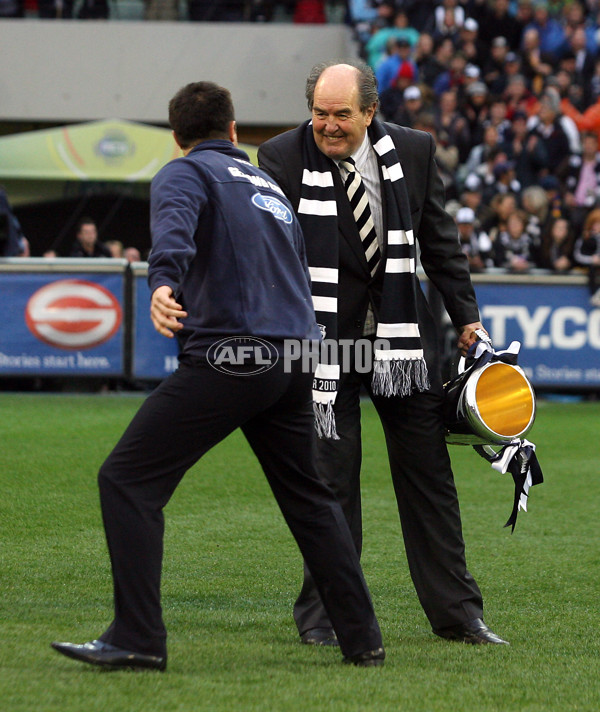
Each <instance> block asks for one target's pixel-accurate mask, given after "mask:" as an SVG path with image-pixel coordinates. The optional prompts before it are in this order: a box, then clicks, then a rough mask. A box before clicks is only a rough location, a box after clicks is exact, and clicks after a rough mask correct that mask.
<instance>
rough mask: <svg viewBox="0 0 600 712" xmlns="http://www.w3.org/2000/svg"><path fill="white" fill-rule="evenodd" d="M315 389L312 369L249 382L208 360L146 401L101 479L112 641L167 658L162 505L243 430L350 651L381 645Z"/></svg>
mask: <svg viewBox="0 0 600 712" xmlns="http://www.w3.org/2000/svg"><path fill="white" fill-rule="evenodd" d="M295 365H296V366H298V364H295ZM311 382H312V374H302V373H300V372H299V371H298V370H296V371H295V372H294V373H291V374H290V373H285V372H284V366H283V361H282V360H280V361H279V362H278V363H277V364H276V366H275V367H273V368H271V369H270V370H269V371H266V372H264V373H261V374H258V375H245V376H241V375H231V374H224V373H220V372H219V371H216V370H215V369H214V368H212V367H211V366H210V365H208V364H207V363H206V362H202V361H197V362H195V363H183V364H182V365H181V366H180V367H179V369H178V370H177V371H176V372H175V373H174V374H172V375H171V376H170V377H169V378H167V379H166V380H165V381H163V382H162V383H161V384H160V386H159V387H158V388H157V389H156V390H155V391H154V392H153V393H152V394H151V395H150V396H149V397H148V398H147V400H146V401H145V402H144V403H143V405H142V407H141V408H140V410H139V411H138V413H137V414H136V416H135V417H134V418H133V420H132V422H131V424H130V425H129V427H128V428H127V430H126V431H125V433H124V434H123V436H122V438H121V440H120V441H119V443H118V444H117V446H116V447H115V449H114V450H113V451H112V453H111V454H110V455H109V457H108V458H107V460H106V462H105V463H104V464H103V465H102V467H101V469H100V473H99V486H100V495H101V504H102V515H103V520H104V527H105V530H106V537H107V541H108V548H109V552H110V557H111V564H112V572H113V579H114V600H115V618H114V621H113V623H112V624H111V626H110V627H109V629H108V630H107V631H106V632H105V633H104V634H103V636H102V640H104V641H105V642H108V643H112V644H113V645H117V646H119V647H122V648H125V649H128V650H134V651H136V652H145V653H148V654H156V655H165V654H166V630H165V626H164V623H163V620H162V613H161V604H160V577H161V568H162V554H163V532H164V519H163V511H162V510H163V507H164V506H165V505H166V504H167V502H168V501H169V499H170V497H171V495H172V494H173V492H174V490H175V488H176V487H177V484H178V483H179V481H180V480H181V478H182V477H183V475H184V473H185V472H186V471H187V470H188V469H189V468H190V467H191V466H192V465H193V464H194V463H195V462H196V461H197V460H198V459H199V458H200V457H202V455H203V454H204V453H205V452H207V451H208V450H209V449H210V448H211V447H213V446H214V445H216V444H217V443H218V442H219V441H221V440H223V439H224V438H225V437H226V436H227V435H229V434H230V433H231V432H232V431H233V430H235V429H236V428H237V427H241V428H242V430H243V432H244V434H245V436H246V438H247V440H248V442H249V443H250V445H251V447H252V449H253V450H254V453H255V454H256V456H257V457H258V460H259V462H260V464H261V465H262V468H263V470H264V472H265V474H266V476H267V480H268V482H269V485H270V486H271V489H272V491H273V494H274V495H275V498H276V500H277V503H278V504H279V507H280V509H281V511H282V513H283V515H284V517H285V520H286V522H287V524H288V526H289V528H290V530H291V532H292V534H293V535H294V537H295V539H296V541H297V543H298V546H299V548H300V550H301V552H302V555H303V556H304V558H305V560H306V561H307V563H308V566H310V569H311V571H312V573H313V576H314V578H315V581H316V582H317V586H318V589H319V591H320V594H321V596H322V597H323V601H324V602H325V606H326V608H327V611H328V614H329V617H330V619H331V621H332V622H333V625H334V628H335V630H336V632H337V635H338V637H339V640H340V645H341V648H342V652H343V653H344V654H345V655H356V654H358V653H361V652H364V651H366V650H372V649H375V648H378V647H380V646H381V633H380V630H379V626H378V624H377V620H376V618H375V614H374V612H373V607H372V604H371V600H370V596H369V592H368V589H367V586H366V583H365V581H364V578H363V575H362V571H361V569H360V564H359V560H358V556H357V554H356V550H355V547H354V545H353V542H352V539H351V535H350V531H349V529H348V526H347V524H346V521H345V519H344V516H343V514H342V510H341V508H340V506H339V504H338V503H337V502H336V501H335V499H334V497H333V495H332V493H331V490H330V489H329V488H328V487H327V486H326V485H325V484H324V483H323V482H322V481H321V480H320V479H319V478H318V476H317V475H316V472H315V465H314V446H315V441H316V437H315V436H314V435H313V432H314V427H313V413H312V406H311ZM231 476H232V477H235V472H232V473H231Z"/></svg>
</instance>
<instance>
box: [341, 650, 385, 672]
mask: <svg viewBox="0 0 600 712" xmlns="http://www.w3.org/2000/svg"><path fill="white" fill-rule="evenodd" d="M384 660H385V650H384V649H383V648H377V650H367V651H366V652H364V653H359V654H358V655H349V656H347V657H345V658H344V659H343V660H342V662H343V663H346V664H347V665H356V666H357V667H376V666H378V665H383V661H384Z"/></svg>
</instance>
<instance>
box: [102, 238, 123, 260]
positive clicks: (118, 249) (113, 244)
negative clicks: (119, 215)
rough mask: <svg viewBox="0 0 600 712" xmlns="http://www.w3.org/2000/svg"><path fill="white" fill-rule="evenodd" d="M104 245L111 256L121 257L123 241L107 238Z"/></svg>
mask: <svg viewBox="0 0 600 712" xmlns="http://www.w3.org/2000/svg"><path fill="white" fill-rule="evenodd" d="M105 245H106V246H107V247H108V249H109V250H110V254H111V257H115V258H121V257H123V243H122V242H121V241H120V240H107V241H106V243H105Z"/></svg>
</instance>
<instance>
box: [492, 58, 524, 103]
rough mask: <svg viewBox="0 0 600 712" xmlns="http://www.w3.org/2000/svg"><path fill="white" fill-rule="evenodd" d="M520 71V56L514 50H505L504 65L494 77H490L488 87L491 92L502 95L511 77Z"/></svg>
mask: <svg viewBox="0 0 600 712" xmlns="http://www.w3.org/2000/svg"><path fill="white" fill-rule="evenodd" d="M520 71H521V58H520V57H519V55H518V54H517V53H516V52H507V53H506V57H505V58H504V66H503V67H502V71H501V72H500V73H499V74H497V75H496V76H495V77H493V78H490V81H489V82H488V87H489V90H490V93H491V94H495V95H497V96H502V94H504V92H505V91H506V88H507V86H508V83H509V81H510V79H511V77H514V76H515V75H516V74H519V72H520Z"/></svg>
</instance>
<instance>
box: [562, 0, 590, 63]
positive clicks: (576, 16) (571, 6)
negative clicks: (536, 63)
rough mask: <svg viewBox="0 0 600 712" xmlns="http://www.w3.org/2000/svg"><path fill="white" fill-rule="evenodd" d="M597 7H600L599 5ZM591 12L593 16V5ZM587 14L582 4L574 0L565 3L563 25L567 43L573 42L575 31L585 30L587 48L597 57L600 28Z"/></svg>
mask: <svg viewBox="0 0 600 712" xmlns="http://www.w3.org/2000/svg"><path fill="white" fill-rule="evenodd" d="M584 1H585V0H584ZM594 1H595V0H594ZM596 7H598V4H597V3H596ZM589 12H590V14H591V3H590V11H589ZM587 13H588V10H587V8H585V7H584V5H583V4H582V3H581V2H577V1H576V0H572V1H571V2H567V3H565V5H564V7H563V11H562V18H561V23H562V26H563V30H564V32H565V37H566V38H567V41H570V40H571V38H572V36H573V33H574V32H575V30H577V29H579V28H583V31H584V32H585V36H586V47H587V49H588V50H589V51H590V52H591V53H592V54H593V55H595V54H596V53H597V52H598V40H597V38H596V32H597V30H598V27H597V24H596V23H595V22H593V21H592V20H591V19H589V18H588V17H587Z"/></svg>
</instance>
